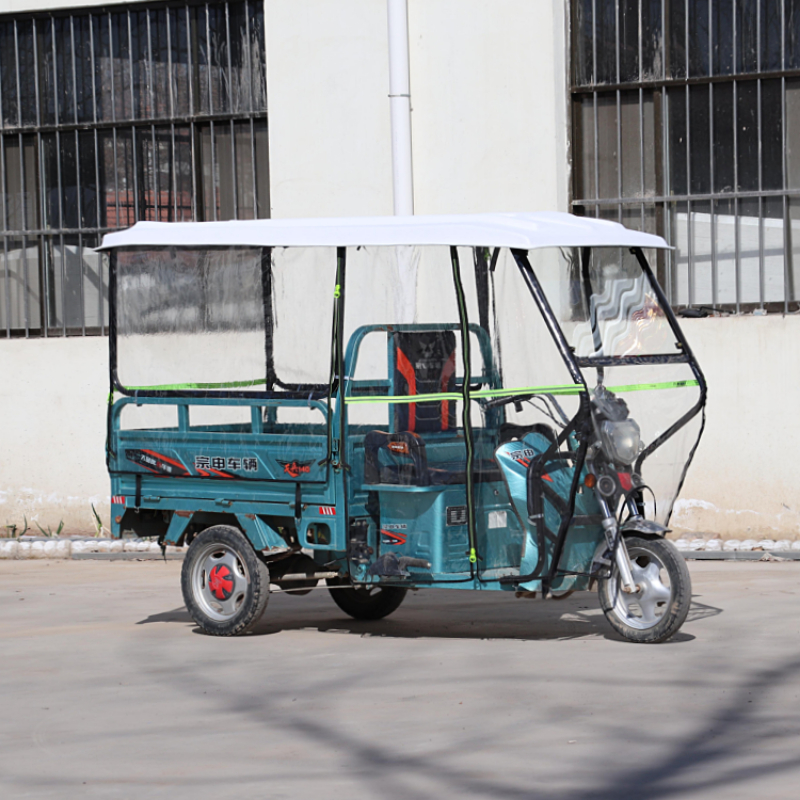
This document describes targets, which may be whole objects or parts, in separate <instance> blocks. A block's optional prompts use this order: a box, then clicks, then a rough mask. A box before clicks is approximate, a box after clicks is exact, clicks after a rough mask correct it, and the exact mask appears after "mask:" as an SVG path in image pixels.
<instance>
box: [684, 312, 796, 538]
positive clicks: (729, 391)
mask: <svg viewBox="0 0 800 800" xmlns="http://www.w3.org/2000/svg"><path fill="white" fill-rule="evenodd" d="M681 326H682V327H683V329H684V331H685V332H686V336H687V338H688V339H689V343H690V345H691V347H692V349H693V350H694V353H695V355H696V356H697V360H698V361H699V362H700V365H701V367H702V368H703V372H704V374H705V376H706V379H707V381H708V386H709V390H708V414H707V422H706V431H705V434H704V436H703V440H702V442H701V444H700V448H699V450H698V451H697V455H696V457H695V461H694V463H693V465H692V467H691V469H690V471H689V475H688V478H687V481H686V484H685V486H684V489H683V492H682V493H681V499H680V500H679V501H678V505H677V507H676V510H675V515H674V517H673V525H674V527H675V529H676V530H682V531H686V532H689V531H705V532H708V531H715V532H718V533H719V534H720V535H722V536H723V538H724V537H725V536H728V535H730V536H745V535H746V536H747V538H760V537H762V536H763V537H767V538H773V539H774V538H778V537H779V538H797V539H800V463H799V462H798V455H797V454H798V453H800V424H798V409H799V408H800V317H798V316H787V317H781V316H763V317H760V316H742V317H715V318H708V319H694V320H682V321H681Z"/></svg>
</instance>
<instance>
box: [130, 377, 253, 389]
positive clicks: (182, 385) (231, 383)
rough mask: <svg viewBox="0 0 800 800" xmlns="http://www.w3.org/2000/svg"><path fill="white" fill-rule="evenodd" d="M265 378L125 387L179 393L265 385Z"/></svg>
mask: <svg viewBox="0 0 800 800" xmlns="http://www.w3.org/2000/svg"><path fill="white" fill-rule="evenodd" d="M266 382H267V379H266V378H259V379H258V380H255V381H228V382H227V383H162V384H160V385H159V386H126V387H125V388H126V389H127V390H128V391H130V392H179V391H182V390H184V389H240V388H241V387H243V386H260V385H261V384H266Z"/></svg>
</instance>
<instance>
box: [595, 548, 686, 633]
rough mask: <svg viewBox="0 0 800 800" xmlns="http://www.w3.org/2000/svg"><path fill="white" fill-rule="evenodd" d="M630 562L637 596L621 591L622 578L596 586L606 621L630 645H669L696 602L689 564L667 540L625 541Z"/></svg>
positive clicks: (615, 573)
mask: <svg viewBox="0 0 800 800" xmlns="http://www.w3.org/2000/svg"><path fill="white" fill-rule="evenodd" d="M625 545H626V547H627V549H628V555H629V556H630V560H631V572H632V574H633V580H634V583H636V584H637V585H638V586H639V587H640V588H639V591H637V592H634V593H633V594H626V593H625V592H623V591H622V587H621V585H620V581H619V572H618V570H617V567H616V565H614V567H613V569H612V571H611V575H610V576H609V577H608V578H602V579H600V580H599V581H598V586H597V593H598V595H599V596H600V605H601V607H602V609H603V612H604V613H605V615H606V619H607V620H608V621H609V623H610V624H611V627H612V628H614V630H615V631H617V633H619V634H621V635H622V636H624V637H625V638H626V639H627V640H628V641H631V642H637V643H642V644H655V643H657V642H665V641H666V640H667V639H669V638H670V637H672V636H674V635H675V634H676V633H677V632H678V630H679V629H680V627H681V625H683V623H684V621H685V620H686V615H687V614H688V613H689V606H690V605H691V601H692V581H691V578H690V577H689V570H688V568H687V566H686V561H685V559H684V558H683V556H682V555H681V554H680V553H679V552H678V550H677V548H676V547H675V545H674V544H672V542H670V541H668V540H666V539H644V538H641V537H638V536H630V537H626V538H625Z"/></svg>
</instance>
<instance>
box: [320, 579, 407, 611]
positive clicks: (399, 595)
mask: <svg viewBox="0 0 800 800" xmlns="http://www.w3.org/2000/svg"><path fill="white" fill-rule="evenodd" d="M328 586H329V587H331V588H330V593H331V597H332V598H333V601H334V603H336V605H337V606H339V608H341V609H342V611H344V613H345V614H349V615H350V616H351V617H353V619H383V618H384V617H388V616H389V614H391V613H392V612H393V611H397V609H398V608H400V604H401V603H402V602H403V600H404V599H405V596H406V592H407V591H408V590H407V589H403V588H402V587H400V586H369V587H367V586H364V587H361V586H359V587H355V586H351V585H350V582H349V581H345V580H342V579H341V578H331V579H329V580H328ZM337 587H344V588H337Z"/></svg>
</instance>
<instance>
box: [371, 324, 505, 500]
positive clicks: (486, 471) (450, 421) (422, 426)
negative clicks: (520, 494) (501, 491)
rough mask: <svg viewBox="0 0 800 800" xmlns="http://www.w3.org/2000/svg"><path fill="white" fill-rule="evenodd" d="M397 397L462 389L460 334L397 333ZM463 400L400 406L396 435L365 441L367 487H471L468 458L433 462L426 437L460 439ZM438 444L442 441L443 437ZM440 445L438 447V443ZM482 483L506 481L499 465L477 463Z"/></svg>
mask: <svg viewBox="0 0 800 800" xmlns="http://www.w3.org/2000/svg"><path fill="white" fill-rule="evenodd" d="M390 337H391V339H390V341H391V343H392V345H393V348H394V365H395V366H394V375H393V378H392V383H393V387H392V388H393V394H394V395H396V396H402V397H415V396H416V395H426V394H441V393H451V392H455V391H456V378H455V372H456V341H457V340H456V334H455V332H454V331H447V330H445V331H440V330H433V331H395V332H393V333H391V334H390ZM456 406H457V401H455V400H449V399H443V400H423V401H421V402H408V403H396V404H394V411H393V415H394V416H393V421H394V433H385V432H383V431H373V432H372V433H369V434H368V435H367V437H366V438H365V441H364V450H365V469H364V474H365V481H366V482H367V483H387V484H395V485H397V484H400V485H406V486H431V485H448V484H459V483H466V470H465V459H464V460H460V461H458V462H452V463H451V462H444V463H442V462H436V460H435V459H434V464H432V465H429V464H428V453H427V449H428V448H427V447H426V444H425V441H424V439H423V437H422V435H421V434H441V433H445V432H448V431H450V432H452V434H453V435H457V423H456V410H457V409H456ZM438 441H440V442H441V437H439V439H438ZM432 446H433V447H435V446H436V445H435V443H433V445H432ZM474 474H475V480H476V481H485V480H491V481H494V480H501V479H502V477H501V474H500V470H499V468H498V466H497V464H496V463H495V462H494V461H489V462H485V461H484V460H480V459H478V460H476V461H475V465H474Z"/></svg>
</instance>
